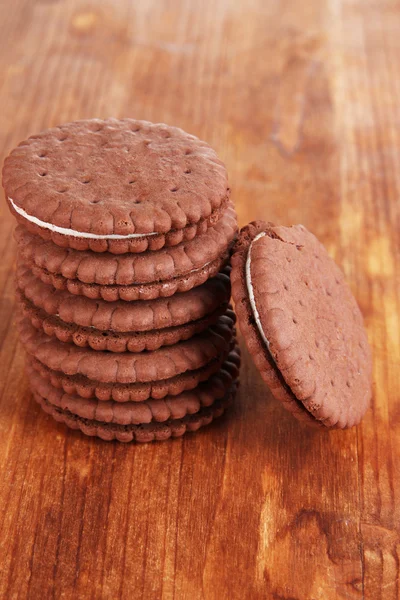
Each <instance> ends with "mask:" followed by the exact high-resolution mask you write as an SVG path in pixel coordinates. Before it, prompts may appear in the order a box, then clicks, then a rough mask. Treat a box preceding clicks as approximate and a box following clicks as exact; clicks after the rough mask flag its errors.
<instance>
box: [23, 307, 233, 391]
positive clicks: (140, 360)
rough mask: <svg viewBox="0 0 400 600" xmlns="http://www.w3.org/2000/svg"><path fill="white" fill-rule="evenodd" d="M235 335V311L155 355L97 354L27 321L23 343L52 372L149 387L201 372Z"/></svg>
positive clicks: (105, 381) (224, 349) (25, 322)
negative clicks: (154, 383)
mask: <svg viewBox="0 0 400 600" xmlns="http://www.w3.org/2000/svg"><path fill="white" fill-rule="evenodd" d="M233 334H234V319H233V315H232V311H228V312H227V314H226V315H223V316H221V317H220V318H219V320H218V323H217V324H216V325H214V326H212V327H210V328H209V329H207V330H206V331H204V332H202V333H200V334H198V335H196V336H194V337H193V338H191V339H190V340H186V341H183V342H178V343H177V344H175V345H173V346H164V347H163V348H160V349H159V350H154V351H153V352H135V353H130V352H120V353H116V352H96V351H95V350H92V349H91V348H79V347H78V346H75V345H73V344H66V343H64V342H60V341H59V340H57V339H56V338H52V337H49V336H47V335H46V334H44V333H42V332H40V331H38V330H37V329H35V328H34V327H33V325H32V324H31V323H30V321H29V320H28V319H27V318H26V317H24V318H23V319H22V320H21V322H20V339H21V342H22V344H23V345H24V347H25V349H26V350H27V352H28V354H30V355H31V356H33V357H34V358H36V359H38V360H39V361H40V362H41V363H42V364H44V365H45V366H47V367H48V368H49V369H52V370H53V371H62V372H63V373H65V374H66V375H83V376H84V377H87V378H88V379H92V380H94V381H99V382H102V383H122V384H126V383H137V382H138V383H149V382H152V381H158V380H163V379H169V378H171V377H176V376H177V375H180V374H181V373H185V372H186V371H190V370H194V369H199V368H201V367H203V366H204V365H206V364H207V363H208V362H209V361H210V360H212V359H213V358H215V357H217V356H218V354H219V353H222V352H226V351H227V350H228V349H229V348H230V344H231V340H232V337H233Z"/></svg>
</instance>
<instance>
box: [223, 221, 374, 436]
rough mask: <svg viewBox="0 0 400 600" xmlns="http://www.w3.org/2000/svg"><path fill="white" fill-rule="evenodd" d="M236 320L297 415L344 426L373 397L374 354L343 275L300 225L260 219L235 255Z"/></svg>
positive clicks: (352, 422) (241, 238) (260, 366)
mask: <svg viewBox="0 0 400 600" xmlns="http://www.w3.org/2000/svg"><path fill="white" fill-rule="evenodd" d="M231 281H232V295H233V299H234V301H235V308H236V312H237V315H238V323H239V326H240V329H241V331H242V333H243V335H244V338H245V341H246V344H247V346H248V349H249V351H250V353H251V354H252V356H253V358H254V360H255V363H256V365H257V367H258V369H259V370H260V372H261V375H262V377H263V378H264V380H265V381H266V383H267V385H268V386H269V387H270V389H271V391H272V393H273V394H274V396H275V397H277V398H278V399H279V400H281V401H282V402H283V403H284V405H285V406H286V408H288V409H289V410H290V411H291V412H293V413H294V414H295V415H296V416H297V417H298V418H299V419H302V420H305V421H307V422H309V423H319V424H323V425H325V426H327V427H338V428H345V427H351V426H353V425H356V424H357V423H359V422H360V420H361V418H362V417H363V415H364V413H365V411H366V410H367V408H368V406H369V402H370V398H371V371H372V364H371V362H372V361H371V352H370V348H369V345H368V340H367V335H366V331H365V329H364V325H363V319H362V316H361V313H360V310H359V308H358V305H357V303H356V301H355V299H354V297H353V295H352V293H351V291H350V289H349V287H348V285H347V284H346V282H345V279H344V276H343V273H342V272H341V270H340V269H339V267H338V266H337V265H336V264H335V263H334V261H333V260H332V259H331V258H330V257H329V255H328V253H327V252H326V250H325V248H324V247H323V246H322V244H321V243H320V242H319V241H318V240H317V238H316V237H315V236H314V235H312V234H311V233H310V232H309V231H307V229H305V227H303V226H301V225H297V226H294V227H276V226H274V225H272V224H270V223H264V222H262V221H257V222H254V223H251V224H250V225H248V226H247V227H245V228H244V229H242V231H241V232H240V235H239V239H238V241H237V244H236V247H235V251H234V255H233V258H232V272H231Z"/></svg>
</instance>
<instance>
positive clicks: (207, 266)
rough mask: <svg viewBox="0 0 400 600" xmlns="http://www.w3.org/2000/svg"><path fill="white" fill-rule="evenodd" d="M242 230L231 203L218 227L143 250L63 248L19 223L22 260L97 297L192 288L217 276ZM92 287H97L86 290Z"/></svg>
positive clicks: (50, 279) (57, 282) (148, 295)
mask: <svg viewBox="0 0 400 600" xmlns="http://www.w3.org/2000/svg"><path fill="white" fill-rule="evenodd" d="M236 231H237V224H236V213H235V211H234V209H233V207H232V206H231V205H230V206H229V207H228V208H227V209H226V210H225V211H224V215H223V216H222V217H221V219H220V220H219V221H218V223H217V224H216V225H215V227H213V228H209V229H208V230H207V231H206V232H205V233H204V234H203V235H201V236H197V237H196V238H195V239H193V240H190V241H188V242H183V243H182V244H179V245H178V246H173V247H171V248H163V249H162V250H158V251H156V252H150V251H149V252H144V253H143V254H124V255H113V254H110V253H108V252H106V253H101V254H99V253H95V252H91V251H90V250H87V251H82V252H79V251H77V250H71V249H70V248H60V247H59V246H56V245H55V244H53V243H52V242H48V241H47V242H46V241H44V240H43V239H42V238H40V237H38V236H35V235H32V234H31V233H29V231H28V230H27V229H25V228H23V227H21V226H19V227H17V229H16V231H15V238H16V240H17V242H18V249H19V252H20V255H21V257H22V259H23V260H24V261H25V262H26V263H27V264H28V266H29V267H30V268H32V270H33V272H34V273H35V275H37V276H39V277H40V279H42V281H45V282H46V283H51V284H52V285H53V286H54V287H56V288H58V289H60V288H65V287H66V288H67V289H68V291H70V292H71V293H75V294H82V295H86V296H88V297H93V298H98V297H102V298H104V299H105V300H117V299H122V300H138V299H154V298H157V297H160V296H170V295H172V294H174V293H175V292H180V291H188V290H189V289H191V288H193V287H196V286H198V285H201V284H202V283H204V281H206V280H207V279H208V278H209V277H210V276H214V275H216V273H217V272H218V271H219V270H221V268H222V267H224V266H225V264H226V263H227V261H228V258H229V249H230V246H231V243H232V241H233V239H234V237H235V235H236ZM33 267H36V268H37V269H38V271H37V270H35V269H34V268H33ZM215 269H216V271H215V272H214V270H215ZM86 289H89V290H92V289H96V292H95V293H91V292H90V291H89V292H85V290H86ZM109 290H111V294H109V293H108V291H109ZM115 291H117V293H116V295H115Z"/></svg>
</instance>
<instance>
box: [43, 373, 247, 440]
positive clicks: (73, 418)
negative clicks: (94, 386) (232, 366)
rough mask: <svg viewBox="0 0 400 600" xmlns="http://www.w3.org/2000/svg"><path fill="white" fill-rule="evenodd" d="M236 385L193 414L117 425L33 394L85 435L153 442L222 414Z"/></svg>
mask: <svg viewBox="0 0 400 600" xmlns="http://www.w3.org/2000/svg"><path fill="white" fill-rule="evenodd" d="M236 387H237V386H236V384H234V385H233V386H232V387H231V389H230V390H229V391H228V392H227V393H226V395H225V396H224V397H223V398H222V399H221V400H217V401H216V402H214V403H213V404H212V405H211V406H209V407H205V408H202V409H200V410H199V411H198V412H197V413H195V414H194V415H187V416H186V417H183V418H182V419H169V420H168V421H165V422H162V423H159V422H156V421H153V422H151V423H145V424H142V425H118V424H116V423H104V422H101V421H95V420H90V419H84V418H82V417H78V416H77V415H74V414H72V413H71V412H69V411H67V410H62V409H61V408H58V407H56V406H54V405H53V404H51V403H50V402H48V400H46V399H45V398H43V397H42V396H40V394H38V393H36V392H34V393H33V396H34V398H35V400H36V402H38V404H40V406H41V407H42V409H43V410H44V411H45V412H46V413H48V414H49V415H51V416H52V417H53V419H55V420H56V421H58V422H60V423H64V424H65V425H67V426H68V427H70V428H71V429H80V430H81V431H82V433H84V434H86V435H89V436H96V437H99V438H101V439H102V440H106V441H112V440H118V441H119V442H132V441H135V442H153V441H164V440H167V439H169V438H170V437H181V436H182V435H184V434H185V433H187V432H193V431H197V430H198V429H200V428H201V427H204V426H206V425H209V424H210V423H211V422H212V421H213V420H214V419H216V418H218V417H220V416H222V415H223V413H224V412H225V410H226V408H227V407H228V406H229V405H230V404H231V403H232V400H233V398H234V396H235V393H236Z"/></svg>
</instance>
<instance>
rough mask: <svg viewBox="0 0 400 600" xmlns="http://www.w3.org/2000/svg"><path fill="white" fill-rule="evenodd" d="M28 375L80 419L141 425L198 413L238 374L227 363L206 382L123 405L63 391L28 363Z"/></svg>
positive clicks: (34, 384) (49, 397)
mask: <svg viewBox="0 0 400 600" xmlns="http://www.w3.org/2000/svg"><path fill="white" fill-rule="evenodd" d="M27 374H28V378H29V382H30V385H31V389H32V390H33V391H34V392H35V393H37V394H39V395H40V396H42V397H43V398H45V399H46V400H47V401H48V402H49V403H50V404H52V405H53V406H56V407H57V408H60V409H61V410H63V411H68V412H70V413H72V414H74V415H76V416H78V417H81V418H83V419H89V420H94V421H102V422H104V423H115V424H117V425H141V424H144V423H151V422H152V421H153V422H163V421H168V420H170V419H182V418H183V417H185V416H186V415H188V414H195V413H197V412H198V411H199V410H201V408H203V407H207V406H211V405H212V404H213V403H214V402H215V401H216V400H221V399H222V398H223V397H224V396H225V394H226V393H227V392H228V390H229V389H230V388H231V387H232V385H233V384H234V382H235V379H236V377H237V369H236V368H235V367H233V368H231V369H229V366H228V367H227V368H226V369H220V370H219V371H218V372H217V373H215V374H214V375H213V376H212V377H210V378H209V379H208V381H206V382H204V383H201V384H199V385H198V386H197V387H196V388H195V389H193V390H191V391H188V392H183V393H181V394H179V395H177V396H168V397H166V398H163V399H162V400H152V399H149V400H145V401H144V402H125V403H123V404H121V403H120V402H113V401H109V402H102V401H99V400H96V399H92V398H89V399H85V398H82V397H80V396H74V395H70V394H66V393H64V392H63V391H61V390H60V389H58V388H55V387H53V386H52V385H51V383H50V382H49V381H48V380H46V379H44V378H42V377H41V376H40V374H39V373H38V372H37V371H36V370H35V369H34V368H33V367H32V366H29V365H27Z"/></svg>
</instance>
